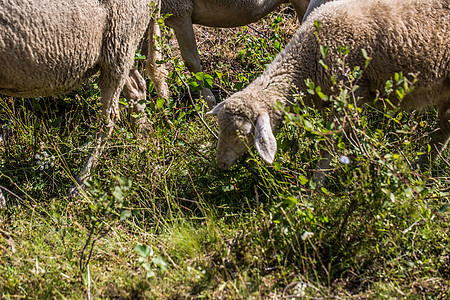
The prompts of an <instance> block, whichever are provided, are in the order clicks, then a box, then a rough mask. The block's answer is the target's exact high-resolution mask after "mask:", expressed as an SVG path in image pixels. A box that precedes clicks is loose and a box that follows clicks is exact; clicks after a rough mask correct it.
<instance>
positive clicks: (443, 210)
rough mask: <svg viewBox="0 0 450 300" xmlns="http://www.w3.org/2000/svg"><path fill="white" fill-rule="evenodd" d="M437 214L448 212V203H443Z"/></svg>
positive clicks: (449, 205) (449, 206) (449, 210)
mask: <svg viewBox="0 0 450 300" xmlns="http://www.w3.org/2000/svg"><path fill="white" fill-rule="evenodd" d="M439 212H440V213H441V214H443V213H446V212H450V203H445V204H444V205H442V207H441V208H440V209H439Z"/></svg>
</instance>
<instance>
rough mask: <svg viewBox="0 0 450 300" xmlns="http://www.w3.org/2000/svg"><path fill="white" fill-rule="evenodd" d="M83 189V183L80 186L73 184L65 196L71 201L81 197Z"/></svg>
mask: <svg viewBox="0 0 450 300" xmlns="http://www.w3.org/2000/svg"><path fill="white" fill-rule="evenodd" d="M84 189H85V184H84V183H82V184H79V183H75V184H74V185H72V186H71V187H70V189H69V191H68V192H67V196H68V197H69V198H72V199H77V198H80V197H81V195H83V192H84Z"/></svg>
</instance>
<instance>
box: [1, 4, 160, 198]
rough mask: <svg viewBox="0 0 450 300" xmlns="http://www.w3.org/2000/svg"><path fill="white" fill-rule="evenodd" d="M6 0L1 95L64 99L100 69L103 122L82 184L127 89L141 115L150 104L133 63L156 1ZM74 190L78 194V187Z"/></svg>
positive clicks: (99, 152) (81, 174) (2, 7)
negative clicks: (141, 103) (142, 101)
mask: <svg viewBox="0 0 450 300" xmlns="http://www.w3.org/2000/svg"><path fill="white" fill-rule="evenodd" d="M5 1H6V2H5ZM5 1H4V2H3V3H2V4H1V5H0V36H1V38H0V94H4V95H9V96H14V97H37V96H51V95H61V94H64V93H66V92H68V91H71V90H73V89H74V88H76V87H77V86H78V85H80V84H81V83H83V82H84V81H86V80H87V79H88V78H89V77H90V76H92V75H93V74H95V73H97V72H98V71H100V77H99V81H98V83H99V87H100V89H101V97H102V113H103V115H104V117H105V120H104V121H105V124H104V126H103V129H101V130H100V131H99V132H98V134H97V137H96V141H95V147H94V149H93V151H92V153H91V154H90V156H89V157H88V159H87V161H86V163H85V164H84V167H83V169H82V171H81V173H80V174H79V175H78V176H77V179H76V180H77V184H78V185H79V186H81V187H83V186H84V182H85V180H87V179H89V178H90V176H91V171H92V169H93V168H94V167H95V165H96V164H97V160H98V158H99V156H100V154H101V152H102V150H103V148H104V145H105V142H106V140H107V138H108V136H109V135H110V133H111V132H112V130H113V127H114V124H115V122H116V121H117V120H118V119H119V105H118V103H119V95H120V92H121V90H122V87H124V84H126V86H125V90H124V92H125V94H126V95H128V97H130V99H131V100H132V102H133V101H134V102H133V103H134V104H135V105H134V106H135V107H134V109H135V110H136V111H140V107H139V105H137V103H136V102H137V101H138V100H140V99H145V81H144V80H143V78H142V77H141V76H140V75H139V73H138V72H137V71H136V70H135V69H134V68H133V61H134V55H135V51H136V48H137V44H138V42H139V40H140V39H141V38H142V36H143V34H144V32H145V30H146V29H147V27H148V26H149V25H150V19H151V15H152V11H153V10H154V4H153V3H152V1H150V0H133V1H131V0H108V1H97V0H58V1H56V0H41V1H33V0H5ZM155 1H156V0H155ZM70 192H71V194H75V193H78V192H79V190H78V189H77V186H76V185H74V186H73V187H72V188H71V190H70Z"/></svg>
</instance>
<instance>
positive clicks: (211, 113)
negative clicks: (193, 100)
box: [206, 100, 226, 116]
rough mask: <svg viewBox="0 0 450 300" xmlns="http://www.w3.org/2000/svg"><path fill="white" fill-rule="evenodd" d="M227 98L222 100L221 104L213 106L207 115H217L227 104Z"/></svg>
mask: <svg viewBox="0 0 450 300" xmlns="http://www.w3.org/2000/svg"><path fill="white" fill-rule="evenodd" d="M225 103H226V100H225V101H222V102H220V103H219V104H217V105H216V106H214V107H213V109H211V110H210V111H208V112H207V113H206V115H207V116H212V115H217V114H218V113H219V111H220V110H221V109H222V107H223V106H224V105H225Z"/></svg>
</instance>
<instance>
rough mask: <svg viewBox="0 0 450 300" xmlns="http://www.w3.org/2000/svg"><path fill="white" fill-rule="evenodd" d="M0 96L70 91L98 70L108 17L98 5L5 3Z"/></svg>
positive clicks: (90, 1)
mask: <svg viewBox="0 0 450 300" xmlns="http://www.w3.org/2000/svg"><path fill="white" fill-rule="evenodd" d="M4 1H5V3H4V4H2V5H1V6H0V36H1V38H0V93H2V94H7V95H11V96H21V97H33V96H47V95H57V94H62V93H64V92H67V91H70V90H71V89H73V88H74V87H76V86H77V85H79V84H80V83H82V82H83V81H85V80H86V79H87V78H88V77H89V76H91V75H92V74H93V73H95V72H96V71H97V70H98V68H99V59H100V56H101V51H102V41H103V33H104V27H105V24H106V18H107V11H106V9H105V8H104V7H103V6H102V5H101V4H99V3H98V1H95V0H76V1H75V0H61V1H52V0H41V1H32V0H4Z"/></svg>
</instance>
